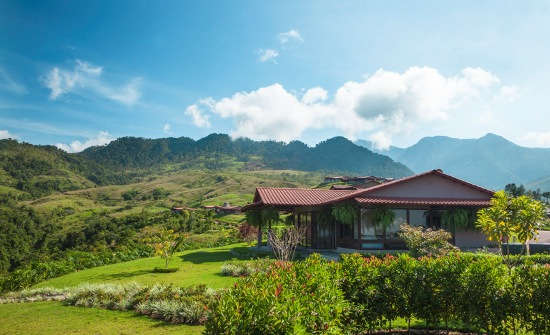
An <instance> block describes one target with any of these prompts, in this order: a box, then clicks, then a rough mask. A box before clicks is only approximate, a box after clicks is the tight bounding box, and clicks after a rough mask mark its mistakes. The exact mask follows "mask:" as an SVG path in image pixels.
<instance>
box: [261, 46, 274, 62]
mask: <svg viewBox="0 0 550 335" xmlns="http://www.w3.org/2000/svg"><path fill="white" fill-rule="evenodd" d="M277 57H279V52H278V51H277V50H274V49H260V50H258V60H259V61H260V62H262V63H264V62H267V61H272V62H273V63H277V61H276V60H275V58H277Z"/></svg>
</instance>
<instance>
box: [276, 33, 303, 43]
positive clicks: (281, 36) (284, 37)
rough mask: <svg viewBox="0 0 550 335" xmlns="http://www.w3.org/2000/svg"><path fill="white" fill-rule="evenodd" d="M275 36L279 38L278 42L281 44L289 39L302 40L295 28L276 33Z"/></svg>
mask: <svg viewBox="0 0 550 335" xmlns="http://www.w3.org/2000/svg"><path fill="white" fill-rule="evenodd" d="M277 37H278V38H279V42H281V44H286V43H288V42H290V41H296V42H303V41H304V39H303V38H302V35H300V33H299V32H298V30H295V29H291V30H289V31H287V32H284V33H280V34H278V35H277Z"/></svg>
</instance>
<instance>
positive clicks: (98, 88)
mask: <svg viewBox="0 0 550 335" xmlns="http://www.w3.org/2000/svg"><path fill="white" fill-rule="evenodd" d="M102 74H103V67H101V66H94V65H92V64H90V63H88V62H85V61H81V60H76V64H75V66H74V68H73V69H72V70H66V69H61V68H59V67H54V68H53V69H51V70H50V72H48V74H47V75H46V77H45V78H44V79H43V83H44V86H46V87H47V88H49V89H50V99H52V100H55V99H57V98H59V97H60V96H62V95H64V94H68V93H79V92H84V91H89V92H92V93H94V94H96V95H99V96H101V97H103V98H106V99H110V100H113V101H117V102H120V103H123V104H125V105H133V104H134V103H136V102H137V101H138V100H139V98H140V97H141V92H140V90H139V88H140V84H141V79H140V78H133V79H131V80H130V81H129V82H128V83H127V84H125V85H121V86H114V85H112V84H110V83H108V82H106V81H105V80H102V78H101V77H102Z"/></svg>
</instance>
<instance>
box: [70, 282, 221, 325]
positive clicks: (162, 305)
mask: <svg viewBox="0 0 550 335" xmlns="http://www.w3.org/2000/svg"><path fill="white" fill-rule="evenodd" d="M215 294H216V293H215V292H214V291H211V290H207V289H206V287H205V286H204V285H201V286H195V287H188V288H181V287H173V286H171V285H155V286H140V285H137V284H127V285H86V286H82V287H79V288H76V289H74V290H72V291H71V292H70V293H69V296H68V298H67V299H66V300H65V302H64V303H65V304H67V305H72V306H82V307H99V308H106V309H113V310H134V311H136V312H137V313H139V314H143V315H147V316H149V317H151V318H154V319H160V320H164V321H167V322H171V323H185V324H191V325H194V324H202V323H204V322H205V320H206V315H207V310H208V305H209V304H211V301H212V299H213V298H214V296H215Z"/></svg>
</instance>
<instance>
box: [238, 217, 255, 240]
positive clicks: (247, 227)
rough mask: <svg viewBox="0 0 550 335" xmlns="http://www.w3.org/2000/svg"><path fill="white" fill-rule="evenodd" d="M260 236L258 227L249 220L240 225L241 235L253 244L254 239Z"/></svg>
mask: <svg viewBox="0 0 550 335" xmlns="http://www.w3.org/2000/svg"><path fill="white" fill-rule="evenodd" d="M257 236H258V228H256V227H254V226H253V225H251V224H249V223H248V222H243V223H241V224H240V225H239V237H240V238H241V239H242V240H243V241H245V242H246V243H248V245H251V244H252V241H254V239H255V238H256V237H257Z"/></svg>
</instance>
